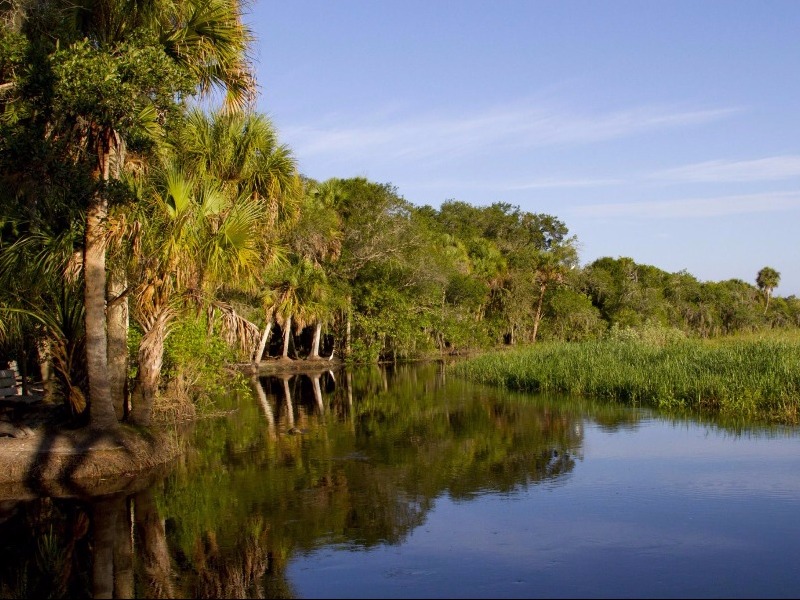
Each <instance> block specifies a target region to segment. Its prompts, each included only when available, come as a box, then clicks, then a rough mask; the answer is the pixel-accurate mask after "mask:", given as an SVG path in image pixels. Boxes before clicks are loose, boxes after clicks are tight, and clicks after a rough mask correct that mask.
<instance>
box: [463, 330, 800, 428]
mask: <svg viewBox="0 0 800 600" xmlns="http://www.w3.org/2000/svg"><path fill="white" fill-rule="evenodd" d="M451 369H452V371H453V372H454V373H455V374H457V375H460V376H463V377H465V378H468V379H470V380H472V381H479V382H482V383H488V384H494V385H501V386H505V387H508V388H510V389H517V390H522V391H534V392H566V393H570V394H577V395H581V396H589V397H596V398H605V399H609V400H614V401H620V402H625V403H632V404H643V405H650V406H654V407H657V408H662V409H669V410H675V409H680V410H683V409H693V410H694V409H696V410H700V411H710V412H715V413H719V414H720V415H727V416H732V415H736V416H741V417H747V418H751V419H753V420H759V421H761V420H766V421H769V422H774V423H797V422H799V421H800V411H798V408H800V340H798V339H797V338H796V337H795V336H747V337H731V338H723V339H718V340H714V341H708V340H699V339H681V338H680V337H675V338H674V339H667V340H666V341H664V340H662V341H660V342H658V343H656V342H654V341H652V340H649V339H641V338H636V337H635V336H629V337H625V336H619V337H609V338H607V339H603V340H592V341H586V342H577V343H563V342H562V343H558V342H554V343H546V344H536V345H532V346H528V347H525V348H522V349H519V350H514V351H509V352H502V353H493V354H486V355H483V356H479V357H476V358H472V359H469V360H466V361H463V362H460V363H457V364H455V365H453V366H452V367H451Z"/></svg>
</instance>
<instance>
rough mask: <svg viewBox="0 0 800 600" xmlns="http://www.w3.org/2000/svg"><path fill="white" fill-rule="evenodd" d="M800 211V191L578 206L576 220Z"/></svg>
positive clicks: (575, 211) (674, 217)
mask: <svg viewBox="0 0 800 600" xmlns="http://www.w3.org/2000/svg"><path fill="white" fill-rule="evenodd" d="M796 209H800V191H789V192H774V193H761V194H741V195H732V196H719V197H715V198H687V199H681V200H669V201H662V202H630V203H623V202H619V203H608V204H593V205H587V206H579V207H575V208H574V209H572V211H571V214H572V215H573V216H575V217H639V218H646V219H687V218H689V219H691V218H708V217H723V216H727V215H738V214H748V213H765V212H778V211H786V210H796Z"/></svg>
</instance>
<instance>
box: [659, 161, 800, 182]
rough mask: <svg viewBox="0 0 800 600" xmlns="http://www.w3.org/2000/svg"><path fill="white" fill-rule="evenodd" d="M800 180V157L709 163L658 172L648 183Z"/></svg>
mask: <svg viewBox="0 0 800 600" xmlns="http://www.w3.org/2000/svg"><path fill="white" fill-rule="evenodd" d="M793 177H800V156H797V155H787V156H771V157H767V158H759V159H754V160H739V161H732V160H710V161H706V162H701V163H695V164H691V165H685V166H682V167H676V168H674V169H665V170H662V171H656V172H654V173H651V174H650V175H648V179H657V180H666V181H671V182H678V183H685V182H692V183H697V182H712V183H724V182H748V181H774V180H779V179H791V178H793Z"/></svg>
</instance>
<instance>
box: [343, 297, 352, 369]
mask: <svg viewBox="0 0 800 600" xmlns="http://www.w3.org/2000/svg"><path fill="white" fill-rule="evenodd" d="M352 305H353V299H352V298H348V299H347V315H345V319H346V325H345V332H344V356H345V358H348V357H349V356H350V350H351V346H350V343H351V341H352V340H351V328H352V324H351V319H350V315H351V314H352V312H353V306H352Z"/></svg>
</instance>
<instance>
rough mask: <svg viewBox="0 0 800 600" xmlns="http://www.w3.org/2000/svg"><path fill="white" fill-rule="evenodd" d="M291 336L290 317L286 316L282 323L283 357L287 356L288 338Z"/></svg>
mask: <svg viewBox="0 0 800 600" xmlns="http://www.w3.org/2000/svg"><path fill="white" fill-rule="evenodd" d="M291 337H292V317H287V319H286V320H285V321H284V324H283V355H282V356H283V358H289V339H290V338H291Z"/></svg>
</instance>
